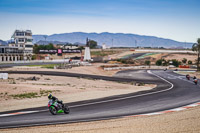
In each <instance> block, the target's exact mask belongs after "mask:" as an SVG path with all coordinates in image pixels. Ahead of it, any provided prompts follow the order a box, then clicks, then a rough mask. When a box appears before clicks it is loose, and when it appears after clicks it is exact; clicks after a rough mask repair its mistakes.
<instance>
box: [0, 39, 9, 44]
mask: <svg viewBox="0 0 200 133" xmlns="http://www.w3.org/2000/svg"><path fill="white" fill-rule="evenodd" d="M7 44H8V43H7V42H6V41H3V40H0V45H7Z"/></svg>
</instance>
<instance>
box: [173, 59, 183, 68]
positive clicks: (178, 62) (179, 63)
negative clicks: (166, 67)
mask: <svg viewBox="0 0 200 133" xmlns="http://www.w3.org/2000/svg"><path fill="white" fill-rule="evenodd" d="M172 65H174V66H176V67H178V66H179V65H181V62H180V61H178V60H176V59H173V60H172Z"/></svg>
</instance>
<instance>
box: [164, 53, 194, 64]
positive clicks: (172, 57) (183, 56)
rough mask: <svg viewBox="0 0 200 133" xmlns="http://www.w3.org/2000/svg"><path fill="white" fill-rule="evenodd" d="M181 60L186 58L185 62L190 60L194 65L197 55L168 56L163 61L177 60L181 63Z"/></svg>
mask: <svg viewBox="0 0 200 133" xmlns="http://www.w3.org/2000/svg"><path fill="white" fill-rule="evenodd" d="M183 58H186V59H187V61H189V60H191V61H192V62H193V63H194V62H195V60H196V59H197V55H195V54H169V55H168V56H166V57H165V58H164V59H165V60H172V59H177V60H178V61H182V60H183Z"/></svg>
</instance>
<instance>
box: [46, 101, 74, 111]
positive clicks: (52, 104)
mask: <svg viewBox="0 0 200 133" xmlns="http://www.w3.org/2000/svg"><path fill="white" fill-rule="evenodd" d="M48 107H49V111H50V112H51V114H52V115H56V114H57V113H65V114H69V112H70V110H69V107H68V106H67V105H64V104H63V105H62V104H59V103H58V102H57V101H53V100H52V99H51V100H49V102H48Z"/></svg>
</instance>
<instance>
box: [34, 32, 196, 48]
mask: <svg viewBox="0 0 200 133" xmlns="http://www.w3.org/2000/svg"><path fill="white" fill-rule="evenodd" d="M45 38H46V41H45ZM86 38H89V39H91V40H94V41H97V43H98V45H102V44H103V43H105V44H106V45H107V46H110V47H112V46H113V47H164V48H177V47H179V48H181V47H182V48H183V47H184V48H191V47H192V44H193V43H185V42H178V41H175V40H171V39H165V38H158V37H155V36H144V35H137V34H124V33H108V32H103V33H84V32H72V33H62V34H53V35H49V36H48V35H33V43H38V44H41V42H42V43H43V44H47V43H49V42H53V43H54V44H55V43H60V44H63V43H73V44H74V43H80V44H86ZM45 42H47V43H45Z"/></svg>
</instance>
